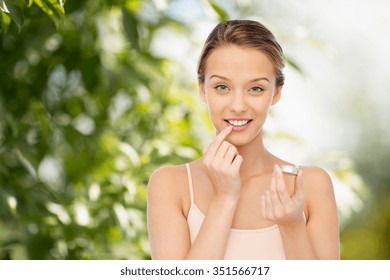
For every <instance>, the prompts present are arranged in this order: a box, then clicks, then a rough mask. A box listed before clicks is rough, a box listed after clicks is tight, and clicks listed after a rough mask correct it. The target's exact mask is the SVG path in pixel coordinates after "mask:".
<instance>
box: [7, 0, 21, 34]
mask: <svg viewBox="0 0 390 280" xmlns="http://www.w3.org/2000/svg"><path fill="white" fill-rule="evenodd" d="M2 2H3V3H2V6H3V7H5V8H6V9H4V11H6V10H8V11H9V16H10V17H11V19H12V21H13V22H15V23H16V25H17V26H18V29H19V32H20V31H21V30H22V27H23V24H24V16H23V11H22V9H21V7H18V6H17V5H15V4H14V1H11V0H2Z"/></svg>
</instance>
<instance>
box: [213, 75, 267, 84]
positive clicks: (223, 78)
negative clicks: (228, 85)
mask: <svg viewBox="0 0 390 280" xmlns="http://www.w3.org/2000/svg"><path fill="white" fill-rule="evenodd" d="M212 78H219V79H221V80H226V81H229V79H228V78H226V77H224V76H220V75H211V76H210V79H212ZM261 80H265V81H267V82H269V83H271V82H270V80H269V79H268V78H266V77H260V78H255V79H253V80H250V81H249V82H258V81H261Z"/></svg>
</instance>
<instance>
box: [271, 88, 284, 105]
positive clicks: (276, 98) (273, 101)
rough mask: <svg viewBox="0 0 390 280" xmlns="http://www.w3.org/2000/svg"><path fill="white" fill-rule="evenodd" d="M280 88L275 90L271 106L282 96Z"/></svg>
mask: <svg viewBox="0 0 390 280" xmlns="http://www.w3.org/2000/svg"><path fill="white" fill-rule="evenodd" d="M282 88H283V86H278V87H277V88H276V90H275V93H274V97H273V98H272V103H271V104H272V105H275V104H276V103H278V102H279V100H280V97H281V96H282Z"/></svg>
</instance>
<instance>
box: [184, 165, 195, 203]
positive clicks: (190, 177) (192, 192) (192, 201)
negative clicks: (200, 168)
mask: <svg viewBox="0 0 390 280" xmlns="http://www.w3.org/2000/svg"><path fill="white" fill-rule="evenodd" d="M186 169H187V178H188V187H189V190H190V200H191V205H195V202H194V188H193V186H192V176H191V169H190V164H189V163H186Z"/></svg>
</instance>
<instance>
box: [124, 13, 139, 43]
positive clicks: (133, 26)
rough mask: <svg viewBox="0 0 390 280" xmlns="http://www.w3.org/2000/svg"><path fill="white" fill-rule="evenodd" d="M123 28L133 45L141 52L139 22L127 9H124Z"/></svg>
mask: <svg viewBox="0 0 390 280" xmlns="http://www.w3.org/2000/svg"><path fill="white" fill-rule="evenodd" d="M122 17H123V28H124V30H125V33H126V35H127V38H128V39H129V41H130V43H131V45H132V46H133V47H134V48H135V49H137V50H139V49H140V45H139V34H138V22H137V19H136V18H135V17H134V15H133V14H132V13H131V12H129V11H128V10H127V9H125V8H122Z"/></svg>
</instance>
